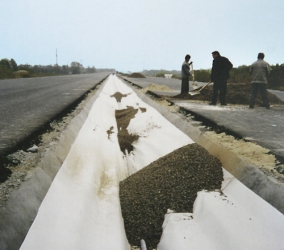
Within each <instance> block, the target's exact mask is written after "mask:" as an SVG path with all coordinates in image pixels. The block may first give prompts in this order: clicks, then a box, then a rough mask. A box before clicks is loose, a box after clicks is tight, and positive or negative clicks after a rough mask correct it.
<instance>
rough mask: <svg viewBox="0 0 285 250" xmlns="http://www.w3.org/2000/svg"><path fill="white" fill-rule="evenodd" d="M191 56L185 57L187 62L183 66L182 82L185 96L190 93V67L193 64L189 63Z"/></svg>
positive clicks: (182, 90) (182, 92)
mask: <svg viewBox="0 0 285 250" xmlns="http://www.w3.org/2000/svg"><path fill="white" fill-rule="evenodd" d="M190 58H191V56H190V55H186V56H185V61H184V62H183V64H182V67H181V77H182V82H181V94H185V93H188V92H189V77H190V75H191V74H190V65H191V64H192V62H190V63H188V62H189V60H190Z"/></svg>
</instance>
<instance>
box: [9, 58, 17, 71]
mask: <svg viewBox="0 0 285 250" xmlns="http://www.w3.org/2000/svg"><path fill="white" fill-rule="evenodd" d="M10 64H11V66H12V69H13V71H17V70H18V65H17V63H16V61H15V60H14V59H13V58H12V59H11V60H10Z"/></svg>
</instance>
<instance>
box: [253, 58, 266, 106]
mask: <svg viewBox="0 0 285 250" xmlns="http://www.w3.org/2000/svg"><path fill="white" fill-rule="evenodd" d="M264 56H265V55H264V54H263V53H258V56H257V61H255V62H254V63H253V64H252V65H251V66H250V68H249V73H250V75H251V95H250V100H249V108H251V109H253V107H254V101H255V97H256V94H257V91H258V89H259V90H260V94H261V97H262V100H263V105H264V107H266V108H267V109H269V107H270V105H269V101H268V94H267V90H266V85H267V80H268V76H269V73H270V66H269V64H268V63H267V62H265V61H264V60H263V58H264Z"/></svg>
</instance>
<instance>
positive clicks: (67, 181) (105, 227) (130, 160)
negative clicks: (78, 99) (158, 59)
mask: <svg viewBox="0 0 285 250" xmlns="http://www.w3.org/2000/svg"><path fill="white" fill-rule="evenodd" d="M116 92H120V93H122V94H123V95H125V97H123V98H122V100H121V102H117V101H116V99H115V98H114V97H110V96H111V95H113V94H114V93H116ZM127 106H132V107H134V108H136V109H138V108H146V112H142V111H141V110H140V109H139V110H138V113H137V114H136V115H135V118H133V119H132V120H131V122H130V124H129V126H128V131H129V133H135V134H138V135H140V136H141V137H140V138H139V139H138V140H137V141H136V142H135V143H134V144H133V145H134V151H133V152H130V153H128V154H127V157H125V156H124V155H123V153H122V152H121V150H120V147H119V144H118V138H117V132H118V130H117V124H116V119H115V110H117V109H125V108H127ZM111 127H113V132H114V133H112V134H110V135H109V138H108V134H107V131H108V130H110V128H111ZM190 143H193V141H192V140H191V139H190V138H189V137H188V136H186V135H185V134H184V133H182V132H181V131H180V130H178V129H177V128H176V127H175V126H173V125H172V124H171V123H170V122H168V121H167V120H166V119H165V118H164V117H163V116H161V115H160V114H159V113H158V112H157V111H156V110H155V109H153V108H152V107H150V106H149V105H147V104H146V103H144V102H142V101H141V99H139V98H138V96H137V95H136V94H135V93H134V91H133V90H132V89H131V88H129V87H128V86H126V85H125V84H124V83H123V82H122V81H121V80H119V79H118V78H117V77H116V76H115V75H110V76H109V78H108V79H107V81H106V83H105V85H104V87H103V89H102V91H101V93H100V95H99V97H98V98H97V100H96V101H95V103H94V104H93V106H92V108H91V110H90V113H89V116H88V118H87V120H86V122H85V123H84V125H83V126H82V128H81V130H80V132H79V134H78V136H77V138H76V140H75V142H74V144H73V145H72V147H71V150H70V152H69V154H68V156H67V158H66V160H65V161H64V163H63V165H62V167H61V169H60V170H59V172H58V174H57V175H56V177H55V179H54V181H53V183H52V185H51V187H50V189H49V191H48V193H47V195H46V197H45V199H44V200H43V202H42V204H41V206H40V208H39V212H38V214H37V217H36V218H35V221H34V223H33V224H32V226H31V228H30V230H29V232H28V234H27V236H26V239H25V241H24V242H23V244H22V246H21V249H27V250H31V249H37V250H38V249H39V250H41V249H47V250H50V249H53V250H63V249H68V250H70V249H74V250H75V249H76V250H77V249H104V250H109V249H110V250H114V249H116V250H120V249H130V246H129V244H128V242H127V239H126V235H125V230H124V224H123V219H122V215H121V208H120V201H119V189H118V188H119V181H121V180H123V179H125V178H126V177H128V175H129V174H132V173H135V172H136V171H138V170H140V169H141V168H143V167H145V166H147V165H148V164H149V163H151V162H153V161H154V160H157V159H159V158H160V157H162V156H164V155H166V154H168V153H170V152H172V151H173V150H175V149H177V148H180V147H182V146H185V145H187V144H190ZM197 157H199V156H197ZM224 173H225V179H226V180H225V181H224V182H223V193H224V194H225V196H220V193H216V192H205V191H201V192H199V195H198V198H197V199H196V201H195V204H194V212H193V214H190V213H188V214H175V213H171V214H167V215H166V219H165V221H164V224H163V230H164V232H163V235H162V239H161V242H160V244H159V246H158V247H159V249H161V250H162V249H171V250H173V249H283V215H282V214H281V213H279V212H278V211H277V210H276V209H275V208H273V207H272V206H270V205H268V204H267V203H266V202H265V201H263V200H262V199H261V198H259V197H258V196H256V195H255V194H254V193H252V192H251V191H250V190H249V189H247V188H245V187H244V186H243V185H242V184H240V183H239V182H238V181H237V180H236V179H235V178H233V177H232V176H231V175H230V174H229V173H227V172H226V171H224ZM232 203H233V204H234V205H233V204H232ZM191 216H192V217H191ZM185 218H187V219H185ZM189 218H190V219H189ZM251 241H254V242H256V244H253V243H250V242H251ZM146 244H147V242H146ZM252 246H258V247H257V248H255V247H252ZM268 246H270V247H268ZM247 247H249V248H247Z"/></svg>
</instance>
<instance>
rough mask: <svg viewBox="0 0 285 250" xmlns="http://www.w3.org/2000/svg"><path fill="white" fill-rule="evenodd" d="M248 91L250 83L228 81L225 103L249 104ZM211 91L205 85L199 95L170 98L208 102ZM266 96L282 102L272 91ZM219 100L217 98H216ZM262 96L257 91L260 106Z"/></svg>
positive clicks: (211, 88)
mask: <svg viewBox="0 0 285 250" xmlns="http://www.w3.org/2000/svg"><path fill="white" fill-rule="evenodd" d="M250 91H251V85H250V84H245V83H229V84H228V86H227V96H226V99H227V103H230V104H242V105H248V104H249V98H250ZM212 93H213V86H207V87H206V88H204V89H203V90H202V91H201V92H200V94H199V95H193V96H191V95H190V94H188V93H186V94H179V95H176V96H173V97H172V98H179V99H181V98H182V99H186V100H199V101H206V102H210V101H211V98H212ZM267 93H268V98H269V103H270V104H280V105H282V104H284V102H283V101H281V100H280V99H279V98H278V97H276V96H275V95H273V94H272V93H270V92H268V91H267ZM218 101H219V100H218ZM262 103H263V102H262V97H261V95H260V93H259V92H258V94H257V96H256V99H255V104H256V105H257V106H262Z"/></svg>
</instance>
